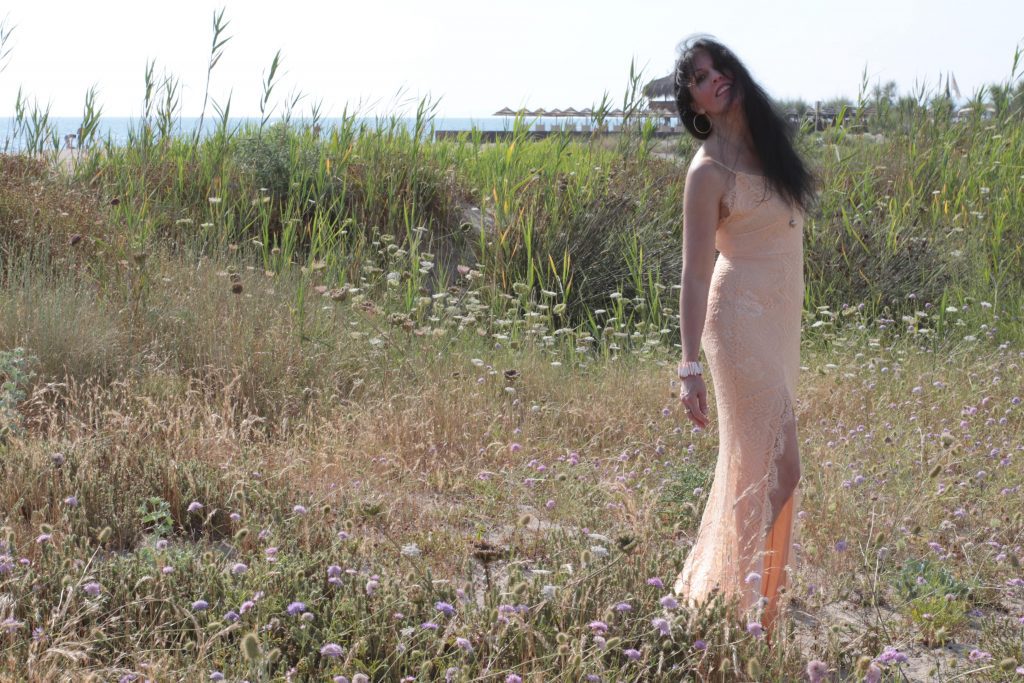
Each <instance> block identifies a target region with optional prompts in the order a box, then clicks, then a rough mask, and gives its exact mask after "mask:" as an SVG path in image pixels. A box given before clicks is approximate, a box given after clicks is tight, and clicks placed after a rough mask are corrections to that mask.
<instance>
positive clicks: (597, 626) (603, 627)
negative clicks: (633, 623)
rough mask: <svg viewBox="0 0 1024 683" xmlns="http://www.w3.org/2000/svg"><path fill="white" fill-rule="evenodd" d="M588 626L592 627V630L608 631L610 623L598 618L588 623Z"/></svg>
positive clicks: (598, 631)
mask: <svg viewBox="0 0 1024 683" xmlns="http://www.w3.org/2000/svg"><path fill="white" fill-rule="evenodd" d="M587 626H588V627H590V630H591V631H593V632H594V633H607V632H608V624H606V623H604V622H603V621H598V620H596V619H595V620H594V621H592V622H590V623H589V624H587Z"/></svg>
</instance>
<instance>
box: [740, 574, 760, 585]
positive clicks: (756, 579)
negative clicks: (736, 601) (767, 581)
mask: <svg viewBox="0 0 1024 683" xmlns="http://www.w3.org/2000/svg"><path fill="white" fill-rule="evenodd" d="M760 581H761V575H760V574H758V573H757V572H750V573H749V574H747V578H745V579H744V580H743V583H746V584H748V585H749V584H751V583H760Z"/></svg>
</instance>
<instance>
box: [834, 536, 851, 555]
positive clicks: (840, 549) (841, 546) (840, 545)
mask: <svg viewBox="0 0 1024 683" xmlns="http://www.w3.org/2000/svg"><path fill="white" fill-rule="evenodd" d="M848 546H849V544H848V543H847V542H846V541H845V540H843V539H839V540H838V541H836V552H837V553H845V552H846V548H847V547H848Z"/></svg>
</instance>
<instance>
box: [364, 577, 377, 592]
mask: <svg viewBox="0 0 1024 683" xmlns="http://www.w3.org/2000/svg"><path fill="white" fill-rule="evenodd" d="M378 588H380V581H378V580H377V579H370V580H369V581H367V582H366V594H367V595H373V594H374V593H375V592H376V590H377V589H378Z"/></svg>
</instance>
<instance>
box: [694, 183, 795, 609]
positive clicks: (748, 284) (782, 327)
mask: <svg viewBox="0 0 1024 683" xmlns="http://www.w3.org/2000/svg"><path fill="white" fill-rule="evenodd" d="M734 177H735V183H734V185H733V187H732V188H731V189H730V191H729V192H728V193H727V195H726V197H725V199H724V201H723V203H724V204H725V208H726V211H727V213H728V215H727V216H726V218H724V219H722V221H721V222H720V224H719V226H718V230H717V232H716V239H715V243H716V244H715V246H716V248H717V249H718V251H719V256H718V259H717V261H716V263H715V269H714V274H713V275H712V279H711V289H710V292H709V296H708V310H707V318H706V322H705V328H704V335H703V338H702V345H703V347H704V351H705V355H706V356H707V359H708V366H709V371H710V375H711V384H712V386H713V388H714V398H715V404H716V409H717V417H718V434H719V453H718V460H717V463H716V466H715V473H714V478H713V481H712V485H711V489H710V491H709V494H708V501H707V504H706V506H705V508H704V513H703V515H702V517H701V521H700V525H699V527H698V531H697V535H696V537H695V538H694V541H693V547H692V549H691V550H690V553H689V555H688V556H687V558H686V561H685V563H684V565H683V569H682V571H681V572H680V574H679V576H678V578H677V580H676V583H675V592H676V593H677V594H678V595H680V596H682V597H684V598H686V599H687V600H688V601H689V602H690V603H691V604H699V603H701V602H703V601H704V600H706V599H707V598H708V596H709V595H710V593H711V592H712V591H713V590H715V589H716V588H717V589H718V590H721V591H723V592H724V593H725V594H726V595H727V596H737V597H738V598H739V605H740V607H741V609H743V610H744V611H747V612H748V613H749V616H751V617H753V618H760V619H761V621H762V623H763V624H764V625H765V626H766V627H770V625H771V622H773V621H774V618H775V615H776V614H777V611H778V598H779V591H780V589H782V588H783V587H784V586H785V585H786V578H787V565H790V564H791V563H792V558H791V547H792V540H793V538H792V537H793V517H794V514H795V511H796V510H797V509H799V494H798V490H797V489H796V488H795V487H793V485H792V484H791V483H790V485H789V490H788V492H787V490H786V488H787V487H786V486H783V485H782V483H780V477H779V465H780V461H781V459H782V458H791V459H795V460H796V462H797V463H798V462H799V454H798V442H797V425H796V416H795V412H794V400H795V396H796V383H797V375H798V373H799V365H800V318H801V312H802V307H803V294H804V283H803V239H802V237H803V216H802V215H801V214H800V213H799V212H798V211H797V210H796V209H794V208H793V207H791V206H790V205H789V204H788V203H787V202H785V201H784V200H783V199H782V198H781V197H779V196H778V195H777V194H775V193H773V192H771V191H770V189H768V188H767V186H766V183H765V181H764V179H763V178H762V177H761V176H755V175H750V174H745V173H736V174H735V176H734ZM790 464H791V463H790Z"/></svg>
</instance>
